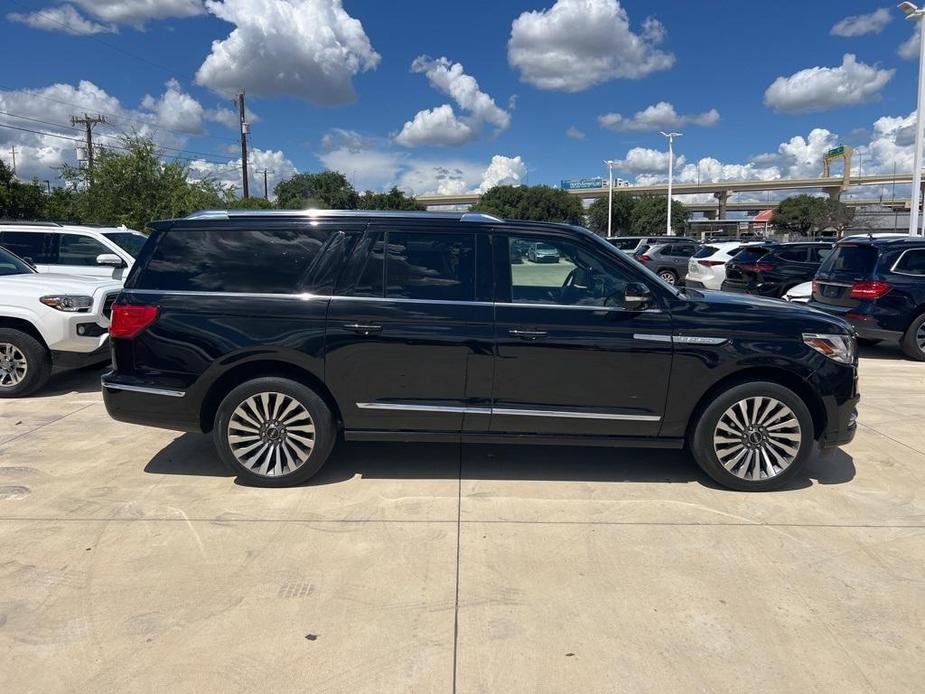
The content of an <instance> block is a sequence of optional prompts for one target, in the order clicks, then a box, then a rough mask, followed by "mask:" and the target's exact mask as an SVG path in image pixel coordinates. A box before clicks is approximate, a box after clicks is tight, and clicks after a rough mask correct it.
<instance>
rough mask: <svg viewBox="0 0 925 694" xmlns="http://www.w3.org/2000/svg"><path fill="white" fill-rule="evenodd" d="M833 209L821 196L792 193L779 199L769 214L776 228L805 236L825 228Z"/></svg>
mask: <svg viewBox="0 0 925 694" xmlns="http://www.w3.org/2000/svg"><path fill="white" fill-rule="evenodd" d="M839 204H841V203H839ZM833 211H834V208H831V207H830V206H829V205H828V204H827V201H826V200H824V199H823V198H817V197H814V196H812V195H793V196H791V197H789V198H785V199H784V200H781V201H780V204H779V205H778V206H777V207H776V208H775V209H774V214H773V215H772V216H771V224H773V225H774V226H776V227H777V228H778V229H783V230H784V231H789V232H791V233H796V234H800V235H801V236H806V235H807V234H810V233H815V232H816V231H819V230H821V229H823V228H825V226H826V222H827V219H828V218H829V215H830V214H831V213H832V212H833Z"/></svg>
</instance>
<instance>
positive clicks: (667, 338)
mask: <svg viewBox="0 0 925 694" xmlns="http://www.w3.org/2000/svg"><path fill="white" fill-rule="evenodd" d="M633 339H634V340H647V341H649V342H671V335H657V334H654V333H652V334H650V333H633Z"/></svg>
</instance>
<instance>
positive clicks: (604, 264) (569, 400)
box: [491, 230, 672, 436]
mask: <svg viewBox="0 0 925 694" xmlns="http://www.w3.org/2000/svg"><path fill="white" fill-rule="evenodd" d="M525 239H529V240H533V241H541V242H543V243H545V244H549V245H552V246H555V247H556V248H557V249H558V250H559V256H560V262H559V263H556V264H548V265H547V264H535V263H530V262H529V261H528V262H525V263H520V264H512V263H511V262H510V260H509V259H510V251H509V249H510V246H511V244H516V243H519V242H521V241H523V240H525ZM596 246H597V244H594V243H592V242H590V241H588V240H586V239H582V238H580V237H579V238H576V237H575V236H574V235H572V234H567V233H561V234H560V233H557V232H546V231H543V232H530V231H523V232H516V231H510V232H502V231H501V230H496V233H495V237H494V258H495V267H496V276H495V283H496V304H495V316H496V322H495V337H496V345H497V347H496V349H497V355H496V359H495V368H494V388H493V411H492V417H491V430H492V431H494V432H500V433H514V434H521V433H533V434H554V435H606V436H654V435H656V434H657V433H658V430H659V427H660V424H661V418H662V415H663V412H664V406H665V397H666V394H667V389H668V375H669V372H670V370H671V359H672V343H671V337H670V335H671V318H670V316H669V314H668V313H665V312H663V311H662V310H661V306H660V304H658V303H657V302H653V303H652V305H651V306H650V307H649V308H648V310H644V311H632V310H628V309H627V307H626V306H625V305H624V303H623V296H624V293H625V290H626V287H627V284H629V283H630V282H637V281H641V280H643V279H644V278H645V277H646V276H645V275H644V274H643V272H642V270H641V268H638V267H635V264H634V263H632V261H630V260H628V259H627V260H624V259H622V258H614V257H611V254H609V253H604V250H605V249H598V248H597V247H596Z"/></svg>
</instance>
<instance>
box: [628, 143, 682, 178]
mask: <svg viewBox="0 0 925 694" xmlns="http://www.w3.org/2000/svg"><path fill="white" fill-rule="evenodd" d="M684 162H685V159H684V155H681V156H678V155H675V158H674V163H675V166H681V165H683V164H684ZM617 168H618V169H620V170H621V171H626V172H628V173H631V174H641V173H657V172H662V171H663V172H664V173H665V176H666V178H667V175H668V152H660V151H658V150H657V149H649V148H647V147H633V148H632V149H630V150H629V151H627V153H626V156H625V157H623V159H621V160H620V161H618V162H617Z"/></svg>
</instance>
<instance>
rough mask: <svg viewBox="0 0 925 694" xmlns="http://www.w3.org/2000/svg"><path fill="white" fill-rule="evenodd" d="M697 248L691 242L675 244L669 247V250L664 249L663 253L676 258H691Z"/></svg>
mask: <svg viewBox="0 0 925 694" xmlns="http://www.w3.org/2000/svg"><path fill="white" fill-rule="evenodd" d="M696 250H697V248H696V247H695V246H692V245H690V244H677V243H676V244H674V245H673V246H669V247H668V251H662V255H670V256H673V257H675V258H690V257H691V256H692V255H694V251H696Z"/></svg>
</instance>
